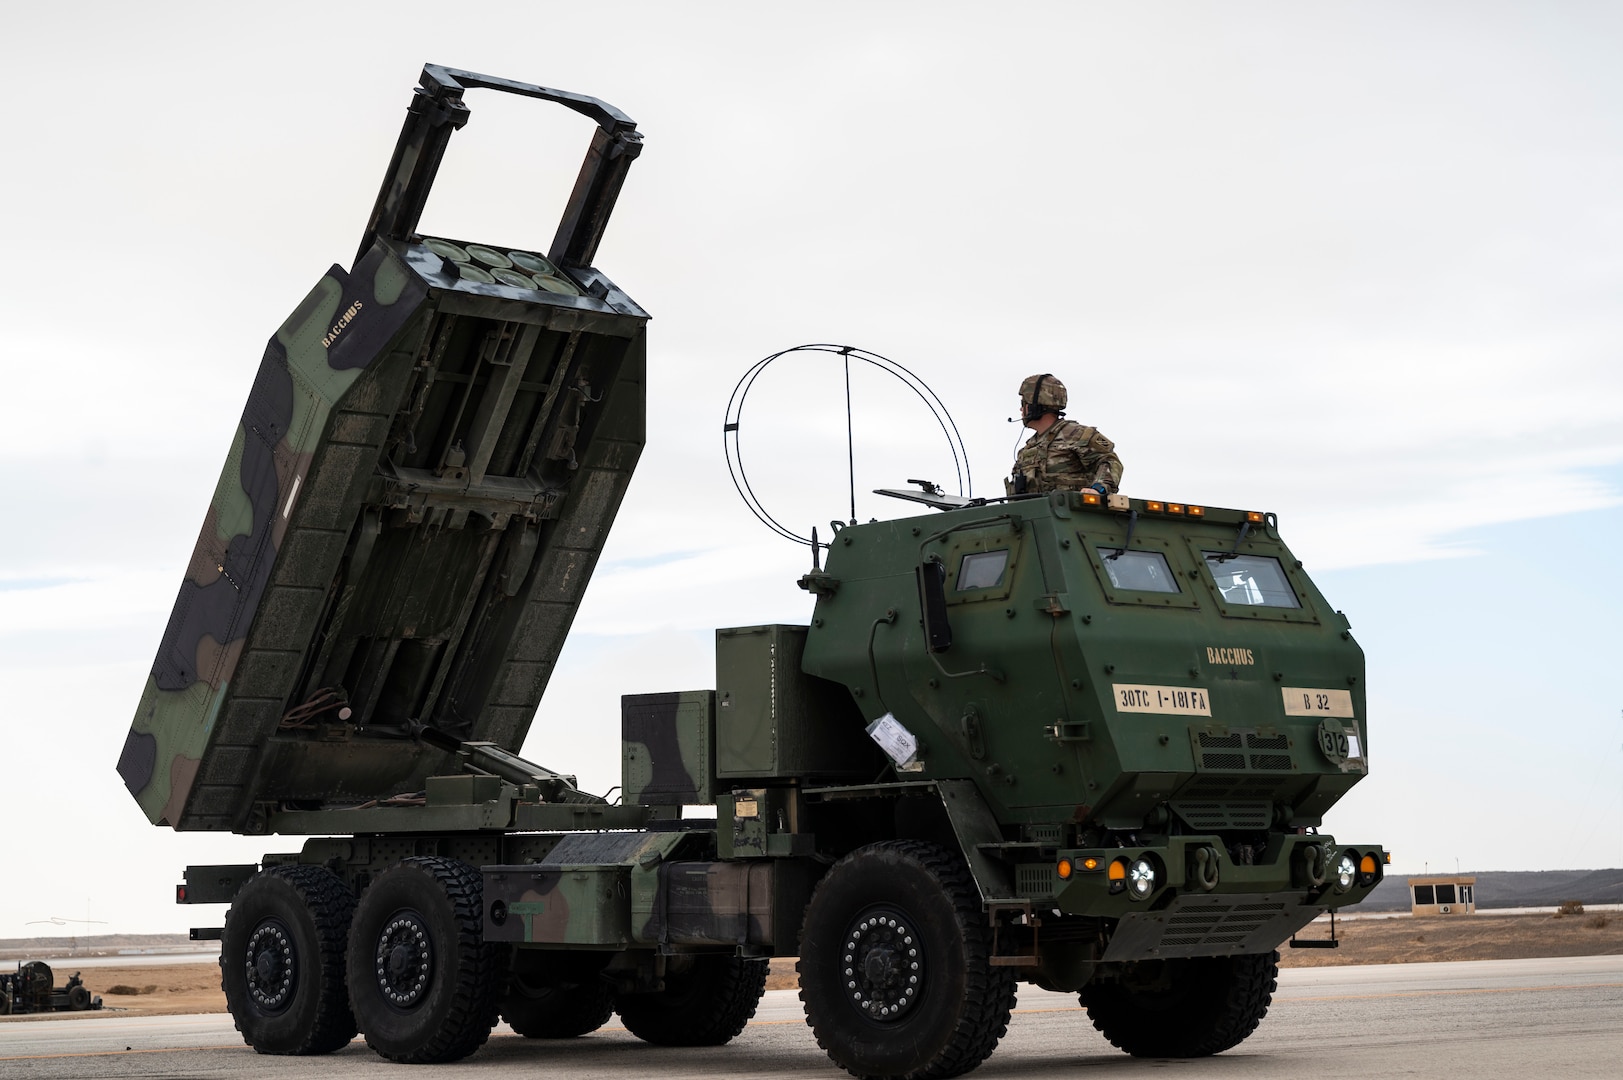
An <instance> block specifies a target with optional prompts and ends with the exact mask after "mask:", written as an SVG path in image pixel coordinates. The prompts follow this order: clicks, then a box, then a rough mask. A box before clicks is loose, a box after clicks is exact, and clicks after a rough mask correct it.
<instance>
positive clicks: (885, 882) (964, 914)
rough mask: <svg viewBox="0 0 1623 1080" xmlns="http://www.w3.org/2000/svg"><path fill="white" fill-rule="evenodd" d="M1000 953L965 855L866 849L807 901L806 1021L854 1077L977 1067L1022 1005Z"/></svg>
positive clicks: (927, 1079) (916, 1078) (906, 845)
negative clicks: (996, 961) (993, 952)
mask: <svg viewBox="0 0 1623 1080" xmlns="http://www.w3.org/2000/svg"><path fill="white" fill-rule="evenodd" d="M989 953H990V931H989V929H988V927H987V926H986V919H985V917H984V915H983V914H982V912H981V901H980V894H979V892H978V891H977V890H976V888H975V883H974V880H973V879H972V878H971V877H970V875H969V870H968V868H967V867H966V866H965V865H964V862H963V860H962V859H961V858H960V857H959V856H958V855H957V854H956V853H953V852H949V851H948V850H947V849H945V848H942V847H938V846H937V845H935V844H927V843H923V842H921V841H917V840H898V841H887V842H885V843H879V844H871V845H869V846H868V847H864V848H859V849H857V850H856V851H853V852H852V853H851V854H849V855H847V856H846V857H845V858H843V859H841V860H840V861H839V862H837V863H835V864H834V866H833V867H832V868H831V869H830V870H829V872H828V873H827V874H825V875H824V876H823V880H822V881H820V882H818V884H817V889H816V891H814V892H813V893H812V898H811V902H810V904H808V905H807V908H806V925H805V928H804V930H803V931H802V934H801V940H800V965H799V971H800V1000H801V1001H802V1002H803V1003H804V1004H805V1006H806V1023H807V1024H809V1025H810V1026H811V1029H812V1032H813V1033H814V1034H815V1035H816V1036H817V1045H818V1046H821V1047H822V1048H823V1049H824V1050H825V1051H826V1052H827V1053H828V1056H829V1057H830V1058H831V1059H833V1061H834V1064H836V1065H838V1066H839V1067H840V1068H842V1069H844V1070H845V1071H846V1072H849V1073H851V1074H852V1075H854V1076H860V1077H904V1078H906V1080H934V1078H939V1077H948V1076H957V1075H959V1074H961V1073H966V1072H968V1071H969V1070H970V1069H973V1068H975V1066H977V1065H979V1064H980V1063H981V1062H982V1061H985V1060H986V1058H987V1056H988V1055H990V1054H991V1053H992V1051H993V1049H995V1048H996V1047H997V1044H998V1040H999V1039H1001V1038H1002V1037H1003V1035H1004V1033H1005V1032H1006V1031H1007V1030H1008V1027H1009V1011H1010V1010H1011V1009H1012V1008H1013V1007H1014V995H1015V989H1014V975H1013V973H1012V972H1011V971H1010V969H1008V968H1002V967H993V966H992V965H991V963H990V961H989Z"/></svg>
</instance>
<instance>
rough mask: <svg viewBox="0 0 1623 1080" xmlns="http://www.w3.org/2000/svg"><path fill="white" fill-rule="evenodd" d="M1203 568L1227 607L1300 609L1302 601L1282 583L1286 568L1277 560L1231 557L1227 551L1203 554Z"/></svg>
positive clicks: (1261, 557)
mask: <svg viewBox="0 0 1623 1080" xmlns="http://www.w3.org/2000/svg"><path fill="white" fill-rule="evenodd" d="M1201 554H1202V555H1204V556H1206V569H1208V570H1210V571H1211V574H1212V580H1213V581H1215V582H1216V583H1217V590H1218V592H1221V593H1222V594H1223V600H1224V601H1225V602H1226V603H1230V604H1246V605H1250V606H1253V607H1281V608H1299V607H1301V606H1302V603H1301V601H1299V600H1297V599H1296V594H1295V593H1294V592H1292V591H1291V586H1290V582H1289V581H1286V580H1285V568H1284V567H1282V566H1280V565H1279V560H1278V559H1273V558H1269V557H1268V556H1266V555H1234V554H1231V553H1230V552H1227V551H1203V552H1201Z"/></svg>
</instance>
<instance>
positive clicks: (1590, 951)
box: [0, 912, 1623, 1023]
mask: <svg viewBox="0 0 1623 1080" xmlns="http://www.w3.org/2000/svg"><path fill="white" fill-rule="evenodd" d="M1602 914H1605V913H1599V912H1591V913H1589V914H1585V915H1569V916H1565V917H1556V916H1554V915H1486V914H1478V915H1463V916H1447V915H1437V916H1430V917H1419V918H1416V917H1409V916H1400V917H1397V918H1391V919H1350V920H1347V921H1345V922H1339V923H1337V924H1336V936H1337V937H1338V938H1340V939H1341V946H1340V947H1339V948H1335V949H1290V948H1282V949H1280V950H1279V953H1280V957H1281V960H1280V965H1281V966H1282V967H1327V966H1331V965H1342V964H1414V963H1424V962H1428V961H1438V960H1521V959H1528V958H1531V957H1538V956H1615V955H1623V918H1618V917H1614V916H1612V915H1610V914H1607V915H1606V917H1604V918H1603V917H1601V916H1602ZM1328 933H1329V927H1328V924H1325V923H1315V924H1314V925H1313V926H1311V927H1309V928H1308V929H1307V930H1305V931H1304V932H1303V933H1302V935H1301V936H1302V937H1304V938H1306V937H1325V936H1328ZM84 978H85V985H86V986H87V987H88V988H89V989H90V992H91V993H93V994H100V995H101V996H102V1003H103V1005H104V1011H103V1014H102V1015H108V1013H107V1012H106V1010H117V1011H116V1012H113V1013H111V1015H115V1016H119V1015H122V1016H155V1015H161V1014H172V1013H218V1012H225V995H224V994H223V993H221V992H220V968H219V965H218V964H213V963H200V964H148V965H144V966H143V965H137V964H131V965H129V966H128V967H124V966H120V967H105V968H85V969H84ZM798 985H799V981H798V978H797V977H796V975H795V960H794V958H793V957H779V958H778V959H776V960H773V961H772V967H771V972H770V974H768V976H767V980H766V986H767V989H768V990H793V989H795V988H796V987H797V986H798ZM55 1015H58V1016H77V1017H84V1016H86V1015H95V1014H86V1013H59V1014H55ZM5 1019H12V1018H0V1023H3V1022H4V1021H5ZM15 1019H19V1020H20V1019H26V1018H24V1017H16V1018H15ZM32 1019H40V1017H32Z"/></svg>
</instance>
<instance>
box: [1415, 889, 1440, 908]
mask: <svg viewBox="0 0 1623 1080" xmlns="http://www.w3.org/2000/svg"><path fill="white" fill-rule="evenodd" d="M1414 902H1415V903H1416V904H1419V905H1423V906H1424V905H1430V904H1435V903H1436V902H1437V893H1436V891H1435V890H1434V889H1433V888H1432V887H1431V886H1430V885H1416V886H1415V887H1414Z"/></svg>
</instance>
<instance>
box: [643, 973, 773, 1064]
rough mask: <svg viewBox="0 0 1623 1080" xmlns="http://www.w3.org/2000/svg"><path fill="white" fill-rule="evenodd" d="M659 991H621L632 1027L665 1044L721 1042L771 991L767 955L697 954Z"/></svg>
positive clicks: (728, 1038)
mask: <svg viewBox="0 0 1623 1080" xmlns="http://www.w3.org/2000/svg"><path fill="white" fill-rule="evenodd" d="M672 967H673V968H676V970H673V971H670V972H667V974H666V976H665V989H664V990H661V991H660V992H659V993H657V994H621V995H620V996H619V998H618V999H617V1000H616V1002H615V1007H616V1008H617V1009H618V1010H619V1012H620V1019H621V1021H623V1022H624V1023H625V1026H626V1030H627V1031H629V1032H631V1034H633V1035H635V1036H636V1037H637V1038H639V1039H641V1040H643V1041H644V1042H651V1043H657V1044H658V1045H660V1046H720V1045H721V1044H722V1043H725V1042H730V1041H731V1040H732V1038H733V1036H735V1035H737V1034H738V1033H739V1032H740V1031H743V1030H744V1025H745V1024H747V1023H749V1018H750V1017H752V1016H754V1015H755V1006H757V1005H759V1004H760V1002H761V995H762V994H763V993H764V992H765V991H766V968H767V962H766V961H765V960H746V959H744V958H742V957H737V956H703V955H700V956H692V957H687V958H684V964H683V967H681V968H677V967H676V964H675V963H673V964H672Z"/></svg>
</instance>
